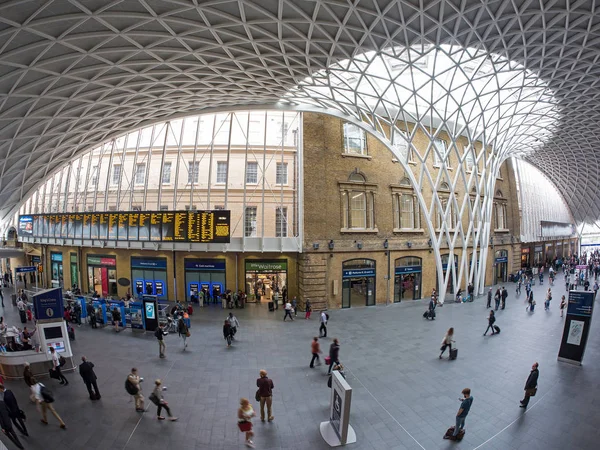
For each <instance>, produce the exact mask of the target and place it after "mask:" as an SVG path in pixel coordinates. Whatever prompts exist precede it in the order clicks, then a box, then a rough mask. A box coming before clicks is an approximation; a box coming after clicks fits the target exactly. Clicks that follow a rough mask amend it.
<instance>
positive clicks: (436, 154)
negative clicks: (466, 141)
mask: <svg viewBox="0 0 600 450" xmlns="http://www.w3.org/2000/svg"><path fill="white" fill-rule="evenodd" d="M433 146H434V148H433V164H434V165H435V166H441V165H442V161H444V160H445V161H446V167H450V164H449V161H450V159H449V158H448V155H447V152H448V149H447V146H446V141H444V140H443V139H437V138H436V139H434V140H433Z"/></svg>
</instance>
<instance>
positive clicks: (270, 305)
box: [269, 302, 275, 312]
mask: <svg viewBox="0 0 600 450" xmlns="http://www.w3.org/2000/svg"><path fill="white" fill-rule="evenodd" d="M269 311H271V312H273V311H275V303H273V302H269Z"/></svg>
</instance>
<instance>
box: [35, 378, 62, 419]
mask: <svg viewBox="0 0 600 450" xmlns="http://www.w3.org/2000/svg"><path fill="white" fill-rule="evenodd" d="M32 390H33V393H34V395H35V401H36V402H37V404H38V405H40V409H41V410H42V423H43V424H44V425H48V417H47V415H46V414H47V412H48V410H50V412H51V413H52V415H53V416H54V417H56V420H58V423H59V424H60V427H61V428H62V429H63V430H64V429H65V428H67V426H66V425H65V423H64V422H63V420H62V419H61V418H60V416H59V415H58V413H57V412H56V410H55V409H54V406H52V403H53V402H54V397H53V396H52V393H51V392H50V391H49V390H48V388H46V386H44V385H43V384H42V383H38V381H37V380H36V379H35V378H33V387H32Z"/></svg>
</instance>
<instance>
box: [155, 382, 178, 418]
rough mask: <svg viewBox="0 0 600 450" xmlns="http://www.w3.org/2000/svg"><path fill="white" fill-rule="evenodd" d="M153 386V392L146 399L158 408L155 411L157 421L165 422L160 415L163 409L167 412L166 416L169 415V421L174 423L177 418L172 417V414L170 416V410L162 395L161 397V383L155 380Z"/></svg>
mask: <svg viewBox="0 0 600 450" xmlns="http://www.w3.org/2000/svg"><path fill="white" fill-rule="evenodd" d="M154 385H155V386H154V390H153V391H152V393H151V394H150V396H149V397H148V398H149V399H150V401H151V402H152V403H154V404H155V405H156V406H157V407H158V409H157V410H156V418H157V419H158V420H165V417H164V416H161V415H160V413H161V411H162V410H163V408H164V409H165V411H167V414H168V415H169V420H170V421H171V422H175V421H176V420H177V419H178V418H177V417H173V414H171V408H169V404H168V403H167V401H166V400H165V399H164V398H163V395H162V392H163V387H162V381H161V380H156V381H155V382H154Z"/></svg>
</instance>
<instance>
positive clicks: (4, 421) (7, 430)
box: [0, 393, 24, 449]
mask: <svg viewBox="0 0 600 450" xmlns="http://www.w3.org/2000/svg"><path fill="white" fill-rule="evenodd" d="M0 426H1V427H2V432H3V433H4V434H5V435H6V436H7V437H8V438H9V439H10V440H11V441H12V442H13V443H14V444H15V445H16V446H17V447H18V448H21V449H22V448H24V447H23V444H21V441H19V437H18V436H17V433H15V430H14V429H13V426H12V423H11V421H10V413H9V412H8V407H7V406H6V403H5V402H4V398H3V397H2V393H0ZM5 448H6V447H5Z"/></svg>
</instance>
